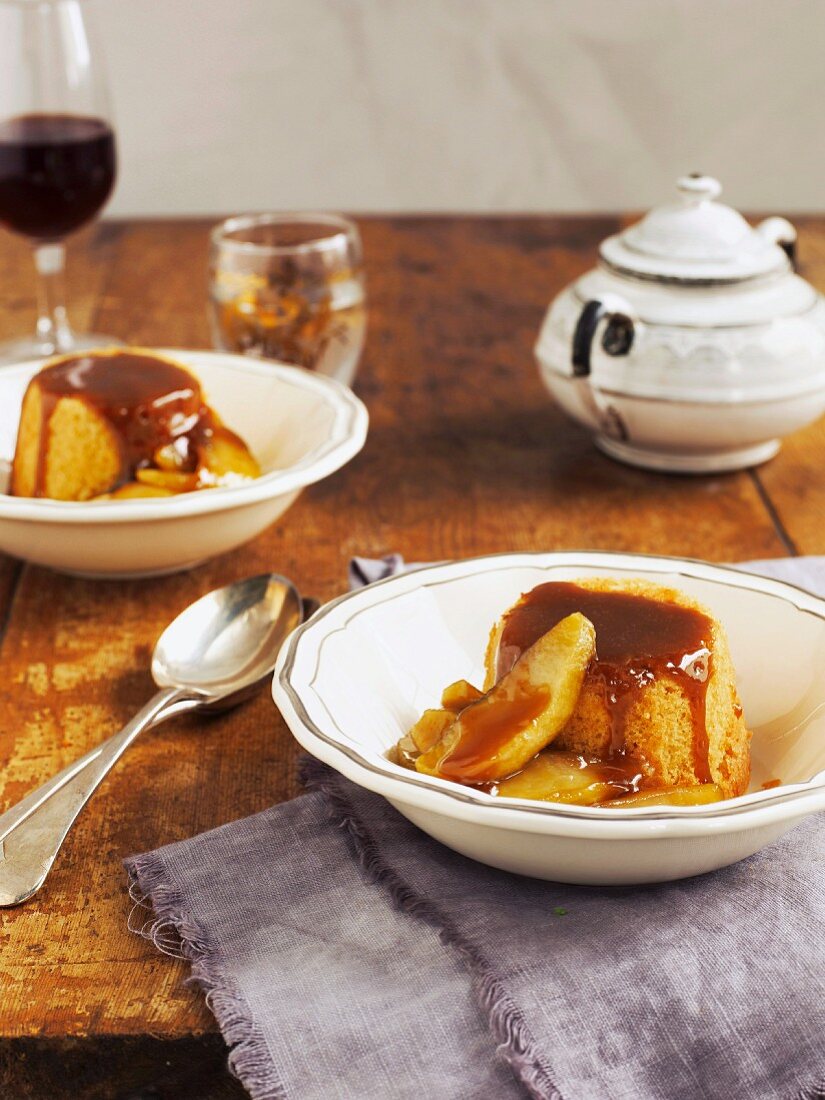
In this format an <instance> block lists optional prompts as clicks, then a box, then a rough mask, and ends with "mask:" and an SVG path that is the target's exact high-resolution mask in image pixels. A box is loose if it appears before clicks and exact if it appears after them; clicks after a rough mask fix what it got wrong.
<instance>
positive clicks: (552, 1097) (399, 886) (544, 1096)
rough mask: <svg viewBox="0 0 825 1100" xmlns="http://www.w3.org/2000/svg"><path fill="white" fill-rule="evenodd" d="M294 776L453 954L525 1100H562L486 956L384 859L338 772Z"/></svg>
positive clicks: (307, 761) (371, 872) (316, 766)
mask: <svg viewBox="0 0 825 1100" xmlns="http://www.w3.org/2000/svg"><path fill="white" fill-rule="evenodd" d="M298 774H299V777H300V780H301V782H302V783H303V785H304V787H305V788H306V789H307V790H308V791H318V792H320V793H321V794H322V795H323V796H324V798H325V799H326V802H327V806H328V808H329V810H330V812H331V816H332V819H333V822H334V824H335V825H336V826H337V827H338V828H339V829H341V830H342V831H343V832H344V833H345V834H346V835H347V838H348V840H349V842H350V846H351V848H352V850H353V853H354V855H355V857H356V859H357V860H358V863H359V866H360V867H361V868H362V869H363V871H364V873H365V874H366V875H367V877H368V878H369V880H370V881H371V882H373V883H374V884H375V885H377V886H380V887H383V888H384V889H386V891H387V893H388V894H389V896H390V900H391V901H392V904H393V905H394V906H395V908H396V909H398V910H400V911H401V912H403V913H408V914H410V916H413V917H418V918H420V919H421V920H424V921H426V922H427V923H428V924H430V925H432V926H433V927H434V928H435V929H436V931H437V932H438V935H439V938H440V940H441V941H442V943H444V944H445V945H446V946H447V947H450V948H452V949H453V950H455V951H456V952H457V953H458V955H459V956H460V958H461V959H462V961H463V962H464V965H465V966H466V968H467V970H468V972H469V975H470V978H471V981H472V987H473V991H474V993H475V995H476V999H477V1001H478V1004H479V1007H480V1008H481V1010H482V1012H483V1013H484V1016H485V1018H486V1020H487V1025H488V1027H489V1029H490V1033H491V1034H492V1036H493V1039H494V1040H495V1042H496V1053H497V1054H498V1055H499V1057H501V1058H502V1059H503V1060H504V1061H505V1062H506V1063H507V1064H508V1065H509V1066H510V1068H511V1070H512V1071H513V1073H514V1075H515V1077H516V1078H517V1080H518V1081H519V1083H520V1084H521V1085H523V1086H524V1088H525V1089H526V1090H527V1093H528V1095H529V1096H531V1097H533V1098H534V1100H563V1097H562V1094H561V1093H560V1092H559V1090H558V1088H557V1087H556V1085H555V1084H554V1082H553V1079H552V1076H551V1073H550V1070H549V1068H548V1067H547V1066H546V1065H545V1063H544V1061H543V1059H542V1057H541V1055H540V1053H539V1051H538V1045H537V1043H536V1041H535V1039H534V1038H533V1036H532V1034H531V1032H530V1029H529V1027H528V1026H527V1022H526V1021H525V1019H524V1016H523V1014H522V1013H521V1011H520V1010H519V1009H518V1008H517V1007H516V1005H515V1004H514V1003H513V1002H512V1000H511V999H510V996H509V994H508V993H507V991H506V989H505V988H504V984H503V982H502V981H501V979H500V978H499V977H498V976H497V975H496V974H495V973H494V971H493V969H492V967H491V966H490V963H489V961H488V959H487V958H486V956H485V955H484V954H483V952H482V951H480V950H479V948H478V947H477V946H476V945H475V944H474V943H472V942H471V941H470V940H468V939H467V938H466V937H465V936H463V935H462V934H461V933H460V932H459V930H458V928H456V926H455V924H454V923H453V922H452V921H451V920H450V918H449V917H448V916H447V915H446V914H445V913H444V912H442V910H441V909H440V908H439V907H438V906H437V905H436V904H435V903H434V902H433V901H431V900H430V899H429V898H428V897H426V896H424V895H422V894H419V893H417V892H416V891H415V890H413V888H412V887H411V886H410V885H409V883H408V882H406V880H405V879H404V878H402V876H401V875H399V874H398V872H397V871H395V870H394V869H393V868H392V867H391V866H390V865H389V864H388V863H387V862H386V861H385V860H384V859H383V857H382V856H381V853H380V850H379V847H378V844H377V843H376V841H375V839H374V837H373V836H372V833H371V832H370V831H369V829H368V828H367V826H366V825H365V823H364V821H363V819H362V818H361V817H360V816H359V815H358V813H357V811H356V810H355V807H354V806H353V805H352V803H351V802H350V800H349V799H348V798H347V796H346V794H345V793H344V791H343V789H342V787H341V782H340V777H339V776H338V773H337V772H334V771H333V770H332V769H331V768H329V767H327V766H326V764H322V763H321V762H320V761H319V760H315V759H313V758H312V757H309V756H306V757H304V758H303V759H302V760H301V763H300V766H299V773H298Z"/></svg>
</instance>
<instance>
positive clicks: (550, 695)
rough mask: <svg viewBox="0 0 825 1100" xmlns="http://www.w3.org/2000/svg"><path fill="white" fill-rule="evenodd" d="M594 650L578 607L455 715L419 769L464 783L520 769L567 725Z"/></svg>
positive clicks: (588, 626)
mask: <svg viewBox="0 0 825 1100" xmlns="http://www.w3.org/2000/svg"><path fill="white" fill-rule="evenodd" d="M595 651H596V631H595V629H594V627H593V624H592V623H591V622H590V620H589V619H586V618H585V617H584V615H581V614H579V613H578V612H576V613H575V614H573V615H568V616H567V618H566V619H562V621H561V622H560V623H557V625H556V626H554V627H553V629H552V630H550V631H548V632H547V633H546V634H544V635H542V637H541V638H539V639H538V640H537V641H536V642H535V643H534V644H533V645H532V646H530V648H529V649H527V650H525V651H524V653H522V655H521V657H519V659H518V661H516V663H515V665H514V666H513V668H512V670H511V671H510V672H508V673H507V675H506V676H503V677H502V679H501V680H499V682H498V683H497V684H496V686H495V687H494V688H492V689H491V690H490V691H489V692H487V694H486V695H483V696H482V697H481V698H480V699H479V700H478V701H477V702H475V703H471V704H470V705H469V706H468V707H465V708H464V710H462V711H461V713H460V714H459V715H458V716H456V717H455V718H454V720H453V721H452V722H451V724H450V725H449V726H448V727H447V729H446V730H445V731H444V734H443V736H442V737H441V739H440V740H439V741H438V743H437V744H435V745H433V747H432V748H431V749H429V750H427V751H426V752H425V753H423V755H421V756H420V757H419V758H418V760H417V761H416V768H417V769H418V771H420V772H425V773H426V774H428V775H437V776H442V777H443V778H445V779H456V780H458V781H459V782H464V783H483V782H489V781H491V780H497V779H504V778H506V777H507V776H508V775H513V774H514V773H515V772H517V771H520V770H521V769H522V768H523V767H524V765H525V764H526V763H527V762H528V761H529V760H532V758H533V757H534V756H535V755H536V753H538V752H540V751H541V750H542V749H544V748H546V747H547V745H549V744H550V742H551V741H552V740H553V738H554V737H555V736H556V735H557V734H559V733H560V732H561V731H562V729H564V727H565V726H566V725H567V723H568V721H569V720H570V716H571V715H572V713H573V711H574V709H575V707H576V703H577V701H578V698H579V693H580V692H581V686H582V681H583V680H584V675H585V672H586V671H587V666H588V665H589V664H590V661H591V660H592V658H593V655H594V653H595Z"/></svg>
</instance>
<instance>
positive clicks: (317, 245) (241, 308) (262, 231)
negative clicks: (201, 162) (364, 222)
mask: <svg viewBox="0 0 825 1100" xmlns="http://www.w3.org/2000/svg"><path fill="white" fill-rule="evenodd" d="M209 299H210V315H211V322H212V339H213V343H214V346H215V347H216V348H219V349H221V350H224V351H233V352H240V353H241V354H243V355H252V356H256V357H258V358H262V359H279V360H281V361H282V362H285V363H293V364H296V365H297V366H301V367H306V368H307V369H308V370H314V371H318V372H319V373H320V374H326V375H330V376H331V377H333V378H337V379H338V380H339V381H341V382H343V383H345V384H346V385H348V386H349V385H351V384H352V381H353V379H354V378H355V372H356V369H357V367H358V360H359V357H360V355H361V350H362V348H363V346H364V337H365V334H366V321H367V315H366V308H365V287H364V271H363V264H362V252H361V238H360V236H359V233H358V229H357V228H356V226H355V224H354V223H353V222H351V221H350V220H349V219H348V218H344V217H340V216H339V215H337V214H257V215H249V216H243V217H235V218H229V219H228V220H227V221H225V222H223V223H222V224H221V225H218V226H216V227H215V229H214V230H213V231H212V242H211V254H210V264H209Z"/></svg>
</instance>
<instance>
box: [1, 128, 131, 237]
mask: <svg viewBox="0 0 825 1100" xmlns="http://www.w3.org/2000/svg"><path fill="white" fill-rule="evenodd" d="M114 182H115V135H114V133H113V132H112V129H111V127H110V126H109V125H108V123H106V122H104V121H103V120H102V119H99V118H87V117H84V116H81V115H20V116H18V117H16V118H9V119H6V120H5V121H3V122H0V224H3V225H5V226H6V227H7V228H8V229H11V230H13V231H14V232H15V233H22V234H24V235H25V236H27V237H35V238H37V239H38V240H42V241H51V240H59V239H60V238H61V237H64V236H65V235H66V234H67V233H71V232H72V230H74V229H78V228H80V226H81V225H84V224H85V223H86V222H87V221H90V220H91V219H92V218H93V217H94V216H95V214H96V213H97V212H98V210H100V208H101V207H102V206H103V204H104V203H105V202H106V200H107V199H108V197H109V194H110V193H111V190H112V186H113V184H114Z"/></svg>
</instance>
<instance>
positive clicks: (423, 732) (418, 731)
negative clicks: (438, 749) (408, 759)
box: [407, 710, 455, 752]
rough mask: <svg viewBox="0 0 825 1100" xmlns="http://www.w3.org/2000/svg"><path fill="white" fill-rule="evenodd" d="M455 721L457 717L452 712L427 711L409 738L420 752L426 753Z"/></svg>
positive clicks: (411, 731) (409, 734)
mask: <svg viewBox="0 0 825 1100" xmlns="http://www.w3.org/2000/svg"><path fill="white" fill-rule="evenodd" d="M454 721H455V715H454V714H453V712H452V711H451V710H425V711H424V713H423V714H422V715H421V717H420V718H419V719H418V721H417V722H416V723H415V725H414V726H413V728H412V729H411V730H410V732H409V733H408V734H407V736H408V737H411V738H412V740H413V743H414V744H415V746H416V748H417V749H418V751H419V752H426V751H427V749H431V748H432V747H433V745H434V744H435V743H436V742H437V741H439V740H440V738H441V737H442V736H443V735H444V731H445V730H446V729H447V727H448V726H449V725H451V724H452V723H453V722H454Z"/></svg>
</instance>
